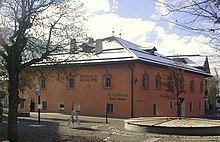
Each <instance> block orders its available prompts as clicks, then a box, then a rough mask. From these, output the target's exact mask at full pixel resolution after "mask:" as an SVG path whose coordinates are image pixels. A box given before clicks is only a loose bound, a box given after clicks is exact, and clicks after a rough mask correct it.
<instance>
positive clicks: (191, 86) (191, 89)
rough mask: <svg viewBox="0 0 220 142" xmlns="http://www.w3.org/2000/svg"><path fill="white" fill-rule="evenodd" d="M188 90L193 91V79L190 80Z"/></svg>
mask: <svg viewBox="0 0 220 142" xmlns="http://www.w3.org/2000/svg"><path fill="white" fill-rule="evenodd" d="M190 92H194V80H193V79H192V80H191V81H190Z"/></svg>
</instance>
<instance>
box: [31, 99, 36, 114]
mask: <svg viewBox="0 0 220 142" xmlns="http://www.w3.org/2000/svg"><path fill="white" fill-rule="evenodd" d="M34 107H35V102H34V100H33V99H32V100H30V112H34Z"/></svg>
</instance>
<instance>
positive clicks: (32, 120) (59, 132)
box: [0, 113, 220, 142]
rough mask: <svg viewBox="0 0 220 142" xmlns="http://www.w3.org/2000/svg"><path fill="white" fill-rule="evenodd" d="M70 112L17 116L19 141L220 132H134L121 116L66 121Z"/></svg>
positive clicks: (106, 141) (159, 139) (160, 140)
mask: <svg viewBox="0 0 220 142" xmlns="http://www.w3.org/2000/svg"><path fill="white" fill-rule="evenodd" d="M69 117H70V115H63V114H59V113H41V123H40V124H39V123H38V117H37V113H31V117H20V118H19V121H18V133H19V141H20V142H26V141H27V142H166V141H169V142H180V141H183V142H189V141H197V142H200V141H201V142H211V141H219V142H220V136H177V135H161V134H153V133H137V132H131V131H128V130H125V129H124V120H123V119H113V118H109V119H108V122H109V124H108V125H107V124H106V123H105V118H103V117H88V116H80V117H79V119H80V123H81V124H80V125H77V123H74V124H72V123H71V124H70V125H67V123H68V119H69ZM6 126H7V121H6V117H5V118H4V122H3V123H1V124H0V141H3V140H5V131H6Z"/></svg>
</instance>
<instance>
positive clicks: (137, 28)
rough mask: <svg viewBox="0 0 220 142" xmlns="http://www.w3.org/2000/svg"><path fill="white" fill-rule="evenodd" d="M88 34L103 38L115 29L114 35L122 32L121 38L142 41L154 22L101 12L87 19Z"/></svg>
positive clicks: (110, 34)
mask: <svg viewBox="0 0 220 142" xmlns="http://www.w3.org/2000/svg"><path fill="white" fill-rule="evenodd" d="M87 25H88V28H89V29H90V31H89V35H92V36H93V37H94V38H103V37H106V36H112V31H115V36H119V33H121V34H122V38H125V39H127V40H131V41H134V39H136V40H138V41H139V42H140V41H143V40H144V39H142V38H143V37H146V35H145V34H146V32H147V31H150V30H151V29H152V28H153V27H154V26H155V23H154V22H150V21H144V20H142V19H135V18H122V17H119V16H118V15H116V14H102V15H96V16H94V17H90V19H89V20H88V23H87Z"/></svg>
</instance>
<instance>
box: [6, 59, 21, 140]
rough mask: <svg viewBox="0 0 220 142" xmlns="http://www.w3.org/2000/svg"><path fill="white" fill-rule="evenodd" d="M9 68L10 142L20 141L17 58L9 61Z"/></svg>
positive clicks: (8, 131)
mask: <svg viewBox="0 0 220 142" xmlns="http://www.w3.org/2000/svg"><path fill="white" fill-rule="evenodd" d="M9 60H10V62H8V65H7V68H8V74H9V88H8V92H9V113H8V127H7V139H8V140H10V142H17V141H18V134H17V116H18V104H19V96H18V94H19V91H18V84H19V74H20V63H18V61H16V57H15V56H14V57H12V58H11V59H9Z"/></svg>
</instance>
